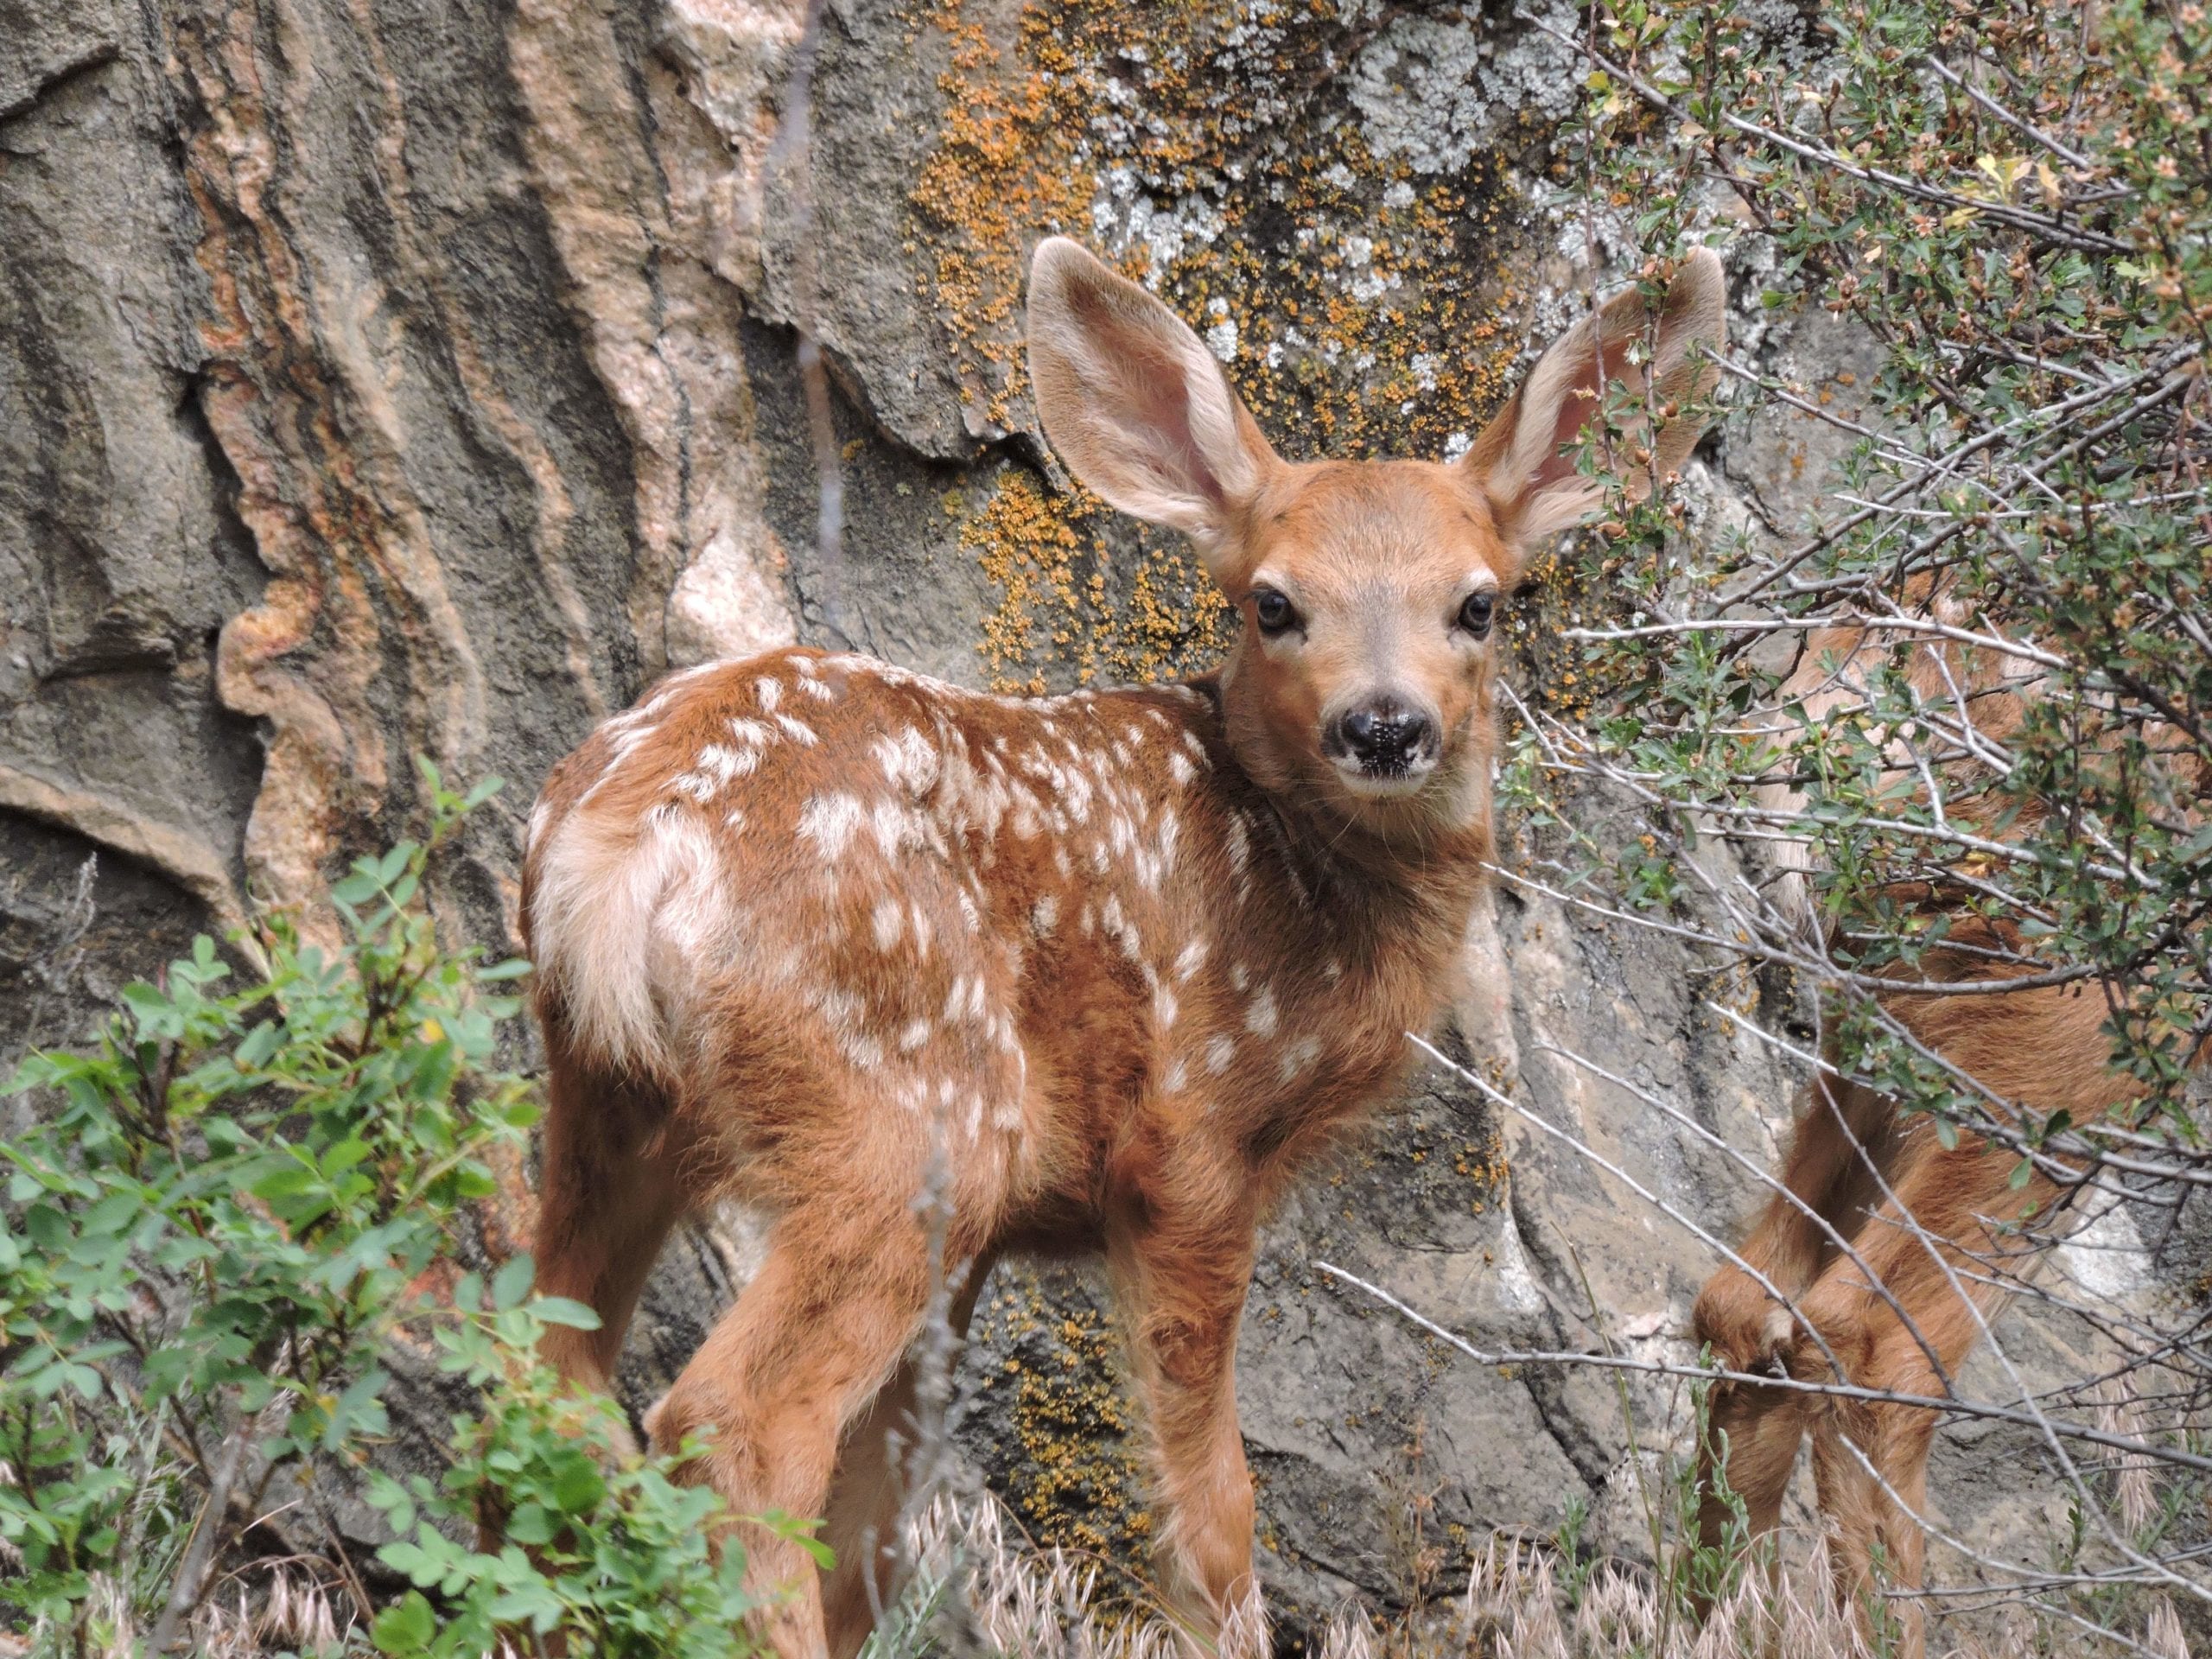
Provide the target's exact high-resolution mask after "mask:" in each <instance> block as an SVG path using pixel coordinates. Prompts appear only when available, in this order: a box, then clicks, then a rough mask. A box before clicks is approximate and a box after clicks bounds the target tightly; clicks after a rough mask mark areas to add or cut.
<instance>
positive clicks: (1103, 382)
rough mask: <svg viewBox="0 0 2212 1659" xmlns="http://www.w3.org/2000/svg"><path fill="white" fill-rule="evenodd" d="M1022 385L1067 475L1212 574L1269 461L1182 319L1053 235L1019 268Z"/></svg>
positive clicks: (1232, 395)
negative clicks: (1023, 312)
mask: <svg viewBox="0 0 2212 1659" xmlns="http://www.w3.org/2000/svg"><path fill="white" fill-rule="evenodd" d="M1029 378H1030V379H1031V381H1032V382H1033V384H1034V385H1035V386H1036V389H1037V412H1038V414H1039V416H1041V417H1042V418H1043V421H1044V423H1045V435H1046V436H1047V437H1049V438H1050V439H1052V447H1053V448H1055V449H1057V450H1058V451H1059V453H1060V456H1061V458H1062V459H1063V460H1065V461H1066V462H1067V464H1068V467H1069V468H1070V470H1071V471H1072V472H1073V473H1074V474H1075V475H1076V476H1077V478H1080V479H1081V480H1083V481H1084V483H1086V484H1088V485H1089V486H1090V487H1091V488H1092V489H1094V490H1096V491H1097V492H1098V493H1099V494H1100V495H1102V496H1103V497H1105V499H1107V500H1108V501H1109V502H1111V503H1112V504H1113V505H1116V506H1117V507H1119V508H1120V509H1121V510H1122V512H1127V513H1131V514H1134V515H1135V517H1137V518H1146V519H1149V520H1151V521H1152V522H1153V523H1154V524H1166V525H1167V526H1168V527H1169V528H1170V529H1173V530H1179V531H1182V532H1183V533H1184V534H1185V535H1186V536H1188V537H1190V538H1191V540H1192V542H1193V543H1195V544H1196V545H1197V547H1198V552H1199V554H1200V556H1202V557H1203V558H1205V561H1206V563H1207V566H1208V568H1209V569H1212V570H1213V572H1214V574H1215V575H1216V576H1217V578H1218V577H1220V576H1221V575H1222V574H1223V569H1222V561H1223V559H1224V556H1225V555H1226V554H1227V552H1228V550H1229V548H1230V544H1231V543H1232V542H1233V541H1234V539H1235V537H1236V531H1237V528H1238V525H1239V524H1240V522H1241V519H1242V517H1243V510H1244V508H1245V506H1246V505H1248V504H1249V502H1250V501H1251V500H1252V499H1253V497H1254V496H1255V495H1256V494H1257V493H1259V489H1260V486H1261V484H1262V481H1264V480H1265V479H1266V478H1267V476H1268V474H1269V473H1270V472H1272V471H1273V470H1274V468H1275V467H1279V466H1281V462H1280V461H1277V460H1276V459H1275V454H1274V450H1272V449H1270V448H1268V441H1267V440H1266V439H1265V438H1263V437H1262V436H1261V435H1260V429H1259V428H1258V427H1257V426H1255V425H1254V424H1253V422H1252V417H1251V416H1249V415H1248V414H1246V413H1245V412H1244V406H1243V404H1240V403H1238V402H1237V401H1236V393H1235V392H1233V391H1230V389H1229V382H1228V380H1227V379H1226V378H1224V376H1223V374H1222V372H1221V365H1220V364H1219V363H1218V362H1217V361H1215V359H1214V355H1213V353H1211V352H1210V351H1208V350H1207V349H1206V348H1205V344H1204V343H1203V342H1202V341H1200V340H1199V339H1198V336H1197V335H1196V334H1192V332H1191V330H1190V329H1189V328H1188V327H1185V324H1184V323H1183V321H1182V320H1181V319H1180V318H1179V317H1177V316H1176V315H1175V314H1174V313H1173V312H1172V311H1170V310H1169V309H1168V308H1166V306H1164V305H1162V304H1161V303H1160V302H1159V301H1158V300H1156V299H1154V298H1153V296H1151V295H1149V294H1147V293H1146V292H1145V291H1144V289H1141V288H1139V287H1138V286H1137V285H1136V284H1135V283H1132V282H1129V281H1127V280H1126V279H1124V278H1122V277H1117V276H1116V275H1115V274H1114V273H1113V272H1112V271H1110V270H1107V269H1106V267H1105V266H1104V265H1103V264H1099V262H1098V261H1097V260H1096V259H1094V258H1092V257H1090V254H1088V253H1086V252H1085V251H1084V250H1083V249H1082V248H1081V247H1079V246H1077V245H1076V244H1075V243H1073V242H1071V241H1069V240H1068V239H1067V238H1065V237H1060V236H1055V237H1051V238H1047V239H1046V240H1045V241H1044V242H1041V243H1039V245H1038V247H1037V253H1036V257H1035V258H1034V260H1033V262H1032V263H1031V265H1030V268H1029Z"/></svg>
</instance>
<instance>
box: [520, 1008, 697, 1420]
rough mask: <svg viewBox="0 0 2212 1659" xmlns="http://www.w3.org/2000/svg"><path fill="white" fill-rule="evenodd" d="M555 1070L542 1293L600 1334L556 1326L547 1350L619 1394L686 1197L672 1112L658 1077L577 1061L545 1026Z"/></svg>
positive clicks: (554, 1026)
mask: <svg viewBox="0 0 2212 1659" xmlns="http://www.w3.org/2000/svg"><path fill="white" fill-rule="evenodd" d="M545 1033H546V1046H547V1051H548V1060H549V1067H548V1073H547V1086H546V1095H547V1103H546V1112H545V1134H544V1149H543V1166H542V1168H541V1171H540V1174H539V1179H538V1191H539V1196H538V1211H537V1243H536V1248H535V1255H536V1258H537V1289H538V1291H539V1293H540V1294H543V1295H547V1296H566V1297H569V1298H570V1299H572V1300H575V1301H579V1302H582V1303H583V1304H584V1305H585V1306H588V1307H589V1308H590V1309H591V1310H592V1311H593V1312H594V1313H597V1314H598V1315H599V1319H600V1325H599V1328H598V1329H597V1330H596V1331H578V1330H575V1329H572V1328H571V1327H569V1326H567V1325H553V1326H550V1327H549V1328H548V1329H547V1331H546V1332H545V1337H544V1340H543V1344H541V1347H540V1351H541V1352H542V1353H543V1356H544V1357H545V1359H546V1361H547V1363H550V1365H552V1367H553V1368H554V1369H555V1370H556V1371H558V1372H559V1373H560V1374H561V1376H563V1378H564V1379H565V1380H567V1381H568V1382H569V1383H574V1384H575V1385H576V1386H578V1387H580V1388H587V1389H596V1390H598V1391H600V1392H601V1393H611V1392H612V1391H613V1385H614V1365H615V1361H616V1359H617V1358H618V1357H620V1354H621V1351H622V1333H623V1332H624V1331H625V1330H626V1329H627V1328H628V1326H629V1323H630V1316H631V1314H632V1313H633V1312H634V1311H635V1310H636V1308H637V1305H638V1297H639V1294H640V1293H641V1292H642V1291H643V1290H644V1289H645V1279H646V1277H647V1275H648V1274H651V1273H652V1266H653V1262H654V1260H655V1258H656V1257H658V1255H659V1254H660V1247H661V1244H662V1243H663V1241H664V1240H665V1239H666V1238H667V1236H668V1230H669V1229H670V1228H671V1226H673V1225H674V1224H676V1222H677V1218H678V1217H680V1216H681V1215H682V1214H683V1211H684V1209H685V1207H686V1199H685V1195H684V1192H683V1184H682V1181H681V1179H680V1171H679V1169H678V1167H677V1165H678V1157H679V1154H678V1152H677V1147H675V1145H674V1144H673V1125H672V1122H671V1120H672V1117H673V1114H672V1112H671V1108H670V1106H669V1103H668V1102H667V1100H666V1098H665V1097H664V1096H663V1095H662V1094H661V1093H660V1092H659V1090H657V1089H654V1088H653V1087H652V1086H651V1085H650V1084H645V1083H642V1082H639V1081H637V1080H635V1079H630V1078H619V1077H612V1076H610V1075H608V1074H607V1073H606V1072H604V1071H599V1070H597V1069H596V1068H594V1067H590V1066H588V1065H584V1064H583V1063H582V1062H581V1061H580V1060H578V1059H577V1058H576V1056H575V1052H574V1050H573V1049H572V1048H571V1047H570V1046H569V1044H568V1043H567V1042H566V1040H565V1039H563V1036H562V1035H561V1033H560V1030H559V1026H558V1022H557V1021H556V1020H547V1021H546V1022H545Z"/></svg>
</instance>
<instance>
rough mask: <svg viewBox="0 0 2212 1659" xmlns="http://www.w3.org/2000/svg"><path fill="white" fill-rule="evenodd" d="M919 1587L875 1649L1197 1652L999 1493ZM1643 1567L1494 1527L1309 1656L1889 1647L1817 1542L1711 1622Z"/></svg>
mask: <svg viewBox="0 0 2212 1659" xmlns="http://www.w3.org/2000/svg"><path fill="white" fill-rule="evenodd" d="M911 1539H912V1550H913V1557H912V1559H913V1560H914V1561H915V1562H916V1564H917V1567H918V1575H917V1589H916V1590H915V1591H914V1592H910V1593H909V1595H908V1597H907V1598H906V1601H905V1603H903V1604H902V1607H901V1610H900V1616H899V1617H898V1618H894V1619H893V1620H892V1621H889V1622H888V1623H887V1627H886V1629H885V1630H883V1631H881V1632H880V1633H879V1635H878V1637H876V1642H875V1645H874V1647H873V1648H872V1649H870V1650H869V1659H919V1656H922V1655H925V1654H932V1653H973V1654H979V1655H988V1656H1004V1659H1190V1656H1192V1655H1193V1654H1195V1653H1197V1652H1198V1651H1199V1649H1196V1648H1195V1647H1194V1646H1192V1645H1189V1644H1188V1643H1187V1642H1186V1638H1185V1637H1184V1635H1183V1634H1182V1632H1180V1631H1179V1630H1178V1629H1177V1628H1176V1627H1175V1626H1174V1625H1173V1624H1172V1623H1170V1622H1169V1621H1168V1620H1166V1618H1162V1617H1156V1616H1155V1617H1150V1618H1145V1617H1136V1618H1132V1617H1129V1616H1128V1615H1126V1614H1116V1613H1112V1612H1109V1611H1102V1610H1101V1609H1100V1608H1099V1607H1098V1606H1097V1605H1096V1589H1097V1575H1096V1569H1094V1568H1091V1567H1085V1566H1083V1565H1081V1564H1080V1563H1078V1562H1077V1561H1076V1560H1072V1559H1071V1558H1070V1557H1069V1556H1068V1555H1066V1554H1064V1553H1063V1552H1061V1551H1059V1550H1057V1549H1055V1550H1046V1551H1038V1550H1033V1549H1032V1548H1029V1547H1028V1546H1027V1544H1025V1543H1023V1542H1021V1541H1019V1540H1018V1539H1016V1538H1014V1537H1013V1536H1011V1535H1010V1529H1009V1527H1008V1525H1007V1522H1006V1521H1005V1519H1004V1517H1003V1516H1002V1514H1001V1510H999V1508H998V1506H997V1505H996V1504H995V1503H992V1502H991V1501H989V1500H988V1499H985V1500H983V1501H982V1502H980V1503H975V1502H967V1501H961V1502H956V1501H955V1500H953V1499H951V1498H950V1497H940V1498H939V1499H938V1500H937V1502H936V1503H933V1504H931V1506H930V1507H929V1508H928V1509H926V1510H925V1511H924V1512H923V1513H922V1515H921V1516H920V1517H919V1519H918V1521H917V1522H916V1523H915V1525H914V1527H913V1529H912V1534H911ZM1671 1600H1672V1598H1670V1597H1669V1596H1668V1595H1667V1594H1666V1593H1665V1592H1662V1590H1661V1589H1660V1588H1659V1587H1658V1586H1656V1584H1655V1582H1654V1580H1653V1579H1652V1577H1651V1575H1650V1574H1649V1573H1648V1572H1644V1571H1642V1570H1639V1569H1637V1568H1635V1567H1628V1566H1624V1565H1618V1564H1613V1563H1600V1564H1599V1565H1598V1566H1597V1567H1595V1569H1594V1570H1592V1571H1589V1572H1587V1573H1581V1572H1576V1573H1567V1572H1566V1571H1564V1570H1563V1569H1562V1567H1561V1565H1560V1560H1559V1558H1558V1557H1557V1555H1556V1554H1554V1552H1552V1551H1550V1550H1548V1549H1545V1548H1536V1547H1532V1546H1530V1545H1528V1544H1526V1543H1522V1542H1518V1541H1510V1540H1506V1539H1503V1538H1500V1539H1496V1540H1493V1541H1491V1545H1490V1546H1489V1548H1488V1549H1487V1550H1486V1551H1485V1552H1484V1554H1482V1555H1481V1557H1480V1558H1479V1559H1478V1560H1477V1561H1476V1563H1475V1566H1474V1568H1473V1571H1472V1573H1471V1574H1470V1576H1469V1580H1468V1583H1467V1586H1466V1589H1465V1592H1464V1594H1462V1595H1461V1596H1460V1597H1459V1598H1458V1599H1457V1600H1456V1601H1453V1602H1449V1603H1445V1604H1440V1605H1433V1606H1431V1607H1429V1608H1427V1609H1424V1610H1421V1611H1420V1612H1419V1613H1418V1614H1416V1615H1412V1616H1408V1615H1403V1614H1401V1615H1399V1616H1398V1617H1396V1618H1395V1619H1393V1618H1381V1617H1378V1616H1376V1614H1375V1613H1373V1612H1372V1611H1370V1610H1369V1609H1367V1608H1365V1607H1363V1606H1361V1605H1357V1604H1352V1603H1348V1604H1347V1605H1345V1606H1344V1608H1343V1609H1342V1610H1340V1611H1339V1612H1338V1615H1337V1617H1336V1618H1335V1619H1334V1620H1333V1621H1332V1624H1331V1626H1330V1629H1329V1630H1328V1631H1327V1633H1326V1635H1325V1638H1324V1640H1323V1641H1322V1643H1320V1646H1319V1649H1318V1651H1317V1654H1316V1659H1445V1656H1461V1659H1769V1656H1772V1659H1889V1651H1890V1650H1889V1647H1888V1644H1887V1643H1870V1642H1869V1641H1868V1640H1867V1638H1866V1636H1865V1635H1864V1634H1863V1633H1862V1631H1861V1630H1860V1629H1859V1625H1858V1624H1857V1623H1856V1621H1855V1620H1853V1618H1851V1617H1849V1616H1848V1615H1847V1614H1846V1613H1844V1612H1843V1611H1840V1609H1839V1608H1838V1606H1837V1605H1836V1602H1835V1599H1834V1579H1833V1577H1832V1574H1831V1573H1830V1571H1829V1568H1828V1564H1827V1552H1826V1549H1825V1548H1824V1547H1823V1546H1821V1544H1819V1543H1818V1542H1815V1543H1814V1544H1813V1545H1812V1546H1811V1547H1810V1548H1808V1549H1807V1550H1806V1551H1804V1552H1802V1555H1801V1556H1800V1558H1798V1559H1796V1560H1790V1561H1788V1562H1787V1563H1785V1564H1783V1565H1779V1566H1777V1567H1776V1568H1775V1569H1774V1570H1773V1571H1772V1572H1771V1573H1757V1572H1754V1573H1745V1574H1744V1575H1743V1576H1742V1580H1741V1582H1739V1583H1738V1585H1737V1586H1736V1587H1735V1589H1734V1590H1733V1591H1732V1592H1730V1593H1729V1594H1728V1595H1727V1596H1726V1598H1724V1599H1722V1601H1721V1602H1720V1604H1719V1606H1717V1607H1716V1608H1715V1609H1714V1611H1713V1616H1712V1618H1709V1619H1707V1620H1706V1621H1705V1622H1704V1623H1703V1624H1699V1623H1698V1622H1696V1621H1694V1620H1693V1619H1690V1618H1686V1617H1685V1616H1684V1615H1683V1613H1682V1612H1681V1610H1680V1608H1679V1607H1678V1606H1674V1605H1670V1602H1671ZM1255 1634H1256V1632H1255V1630H1253V1629H1249V1628H1247V1629H1241V1630H1231V1631H1229V1632H1226V1633H1225V1635H1224V1641H1223V1643H1222V1644H1221V1647H1220V1649H1219V1651H1220V1654H1221V1655H1222V1656H1224V1659H1228V1656H1236V1659H1245V1656H1249V1655H1263V1654H1265V1653H1266V1652H1267V1651H1268V1649H1267V1648H1266V1645H1265V1643H1264V1640H1255ZM2098 1649H2099V1644H2098V1643H2095V1642H2094V1641H2093V1640H2092V1639H2091V1638H2089V1637H2088V1636H2087V1635H2086V1634H2084V1633H2082V1632H2081V1631H2079V1630H2068V1629H2066V1628H2064V1627H2060V1628H2057V1629H2052V1628H2050V1627H2046V1626H2043V1625H2040V1624H2038V1623H2037V1621H2036V1620H2034V1619H2033V1618H2031V1617H2029V1616H2028V1615H2027V1614H2026V1613H2025V1612H2024V1611H2022V1612H2020V1613H2018V1615H2017V1616H2016V1617H2014V1618H2012V1620H2011V1621H2010V1622H2009V1623H2008V1624H2005V1626H2004V1627H2002V1628H2001V1629H1997V1630H1984V1631H1979V1632H1974V1633H1967V1632H1965V1631H1962V1630H1953V1631H1947V1632H1943V1633H1941V1634H1936V1633H1931V1640H1930V1642H1929V1652H1930V1653H1931V1655H1936V1656H1942V1659H2045V1656H2052V1655H2057V1654H2070V1653H2083V1654H2087V1653H2091V1652H2094V1651H2097V1650H2098ZM2137 1650H2138V1651H2139V1652H2141V1653H2145V1654H2148V1655H2152V1656H2154V1659H2190V1649H2189V1645H2188V1643H2187V1641H2186V1640H2185V1638H2184V1637H2183V1631H2182V1626H2181V1623H2180V1621H2179V1619H2178V1618H2176V1617H2175V1614H2174V1611H2173V1610H2172V1608H2171V1606H2169V1605H2166V1604H2164V1602H2163V1601H2161V1602H2159V1603H2158V1604H2156V1605H2154V1606H2153V1608H2152V1611H2151V1612H2150V1616H2149V1620H2148V1626H2147V1629H2146V1630H2145V1633H2144V1635H2143V1637H2141V1638H2140V1643H2139V1648H2138V1649H2137Z"/></svg>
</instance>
